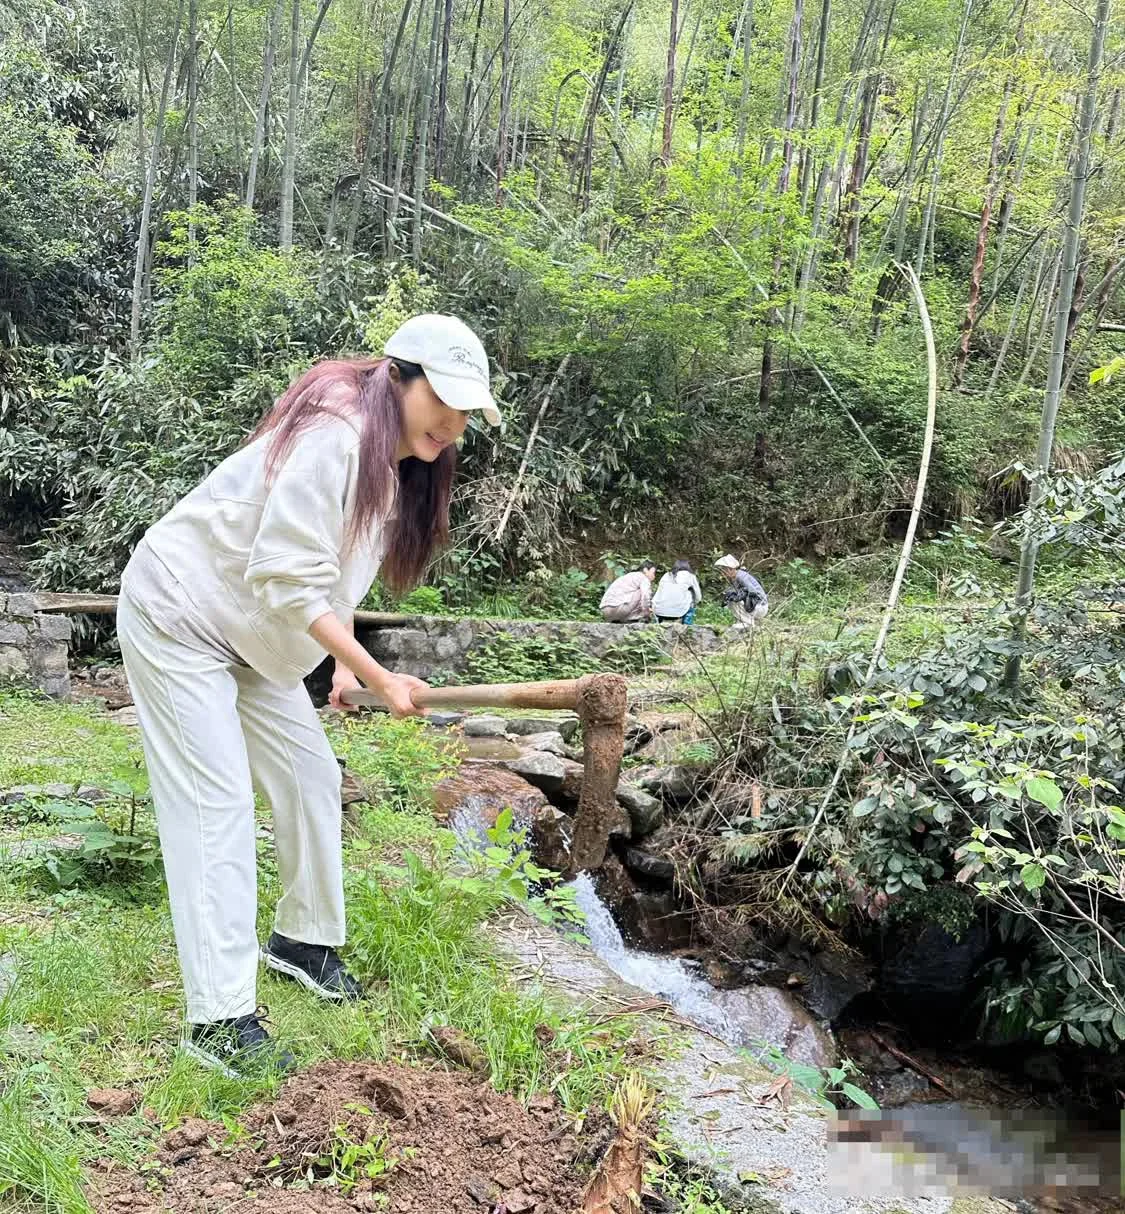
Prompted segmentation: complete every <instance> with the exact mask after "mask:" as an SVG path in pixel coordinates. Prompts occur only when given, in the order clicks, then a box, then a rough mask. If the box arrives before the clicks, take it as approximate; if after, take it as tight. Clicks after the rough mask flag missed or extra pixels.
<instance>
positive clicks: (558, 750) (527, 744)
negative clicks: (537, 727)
mask: <svg viewBox="0 0 1125 1214" xmlns="http://www.w3.org/2000/svg"><path fill="white" fill-rule="evenodd" d="M523 746H524V748H525V749H526V750H541V751H545V752H546V753H547V754H551V755H559V756H560V757H561V756H563V755H565V754H566V752H567V746H566V742H565V741H563V736H562V734H561V733H559V732H558V731H557V730H554V729H549V730H546V731H545V732H543V733H530V734H527V736H526V737H524V738H523Z"/></svg>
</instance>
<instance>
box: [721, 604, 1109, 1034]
mask: <svg viewBox="0 0 1125 1214" xmlns="http://www.w3.org/2000/svg"><path fill="white" fill-rule="evenodd" d="M1013 645H1014V642H1013V641H1012V640H1011V638H1010V636H1008V635H1003V634H1001V635H997V633H996V632H994V631H993V630H992V629H991V628H989V627H988V624H987V622H986V623H985V624H984V625H982V626H981V627H980V628H979V629H978V630H970V631H963V632H959V633H955V634H950V635H948V636H946V637H945V638H944V640H943V642H942V644H941V645H940V646H939V647H938V648H935V649H930V650H927V651H925V652H923V653H921V654H919V655H918V656H916V657H914V658H912V659H910V660H909V661H903V662H900V663H898V664H896V665H893V666H885V667H884V668H883V669H882V670H881V671H880V672H879V673H878V674H877V676H876V678H875V680H874V682H873V684H872V685H871V686H869V687H868V688H867V689H866V690H864V691H862V692H861V693H860V694H858V695H857V694H856V693H855V692H854V691H853V690H851V689H854V688H855V687H856V686H857V685H859V684H860V683H861V682H862V675H863V671H864V669H865V665H866V659H865V658H861V657H860V656H859V655H855V656H841V657H837V658H836V659H835V660H833V661H831V662H829V663H828V664H827V666H826V669H825V671H824V673H823V677H822V680H821V688H822V691H823V693H824V695H825V696H826V697H827V698H825V699H822V700H821V699H817V698H816V697H815V695H814V696H813V697H812V698H810V695H809V690H808V687H807V685H805V684H803V683H795V684H793V685H791V686H790V687H788V688H787V689H786V690H785V691H783V692H781V691H779V693H778V694H777V695H775V697H774V699H773V701H772V703H771V704H770V706H769V707H768V708H767V709H765V710H764V711H758V712H755V713H752V716H753V718H754V723H753V725H752V726H749V727H748V729H747V733H746V735H745V736H744V739H743V751H744V753H745V752H746V751H747V748H749V750H750V752H751V753H752V754H753V755H754V760H753V761H754V763H755V766H756V767H757V769H758V778H759V779H760V780H761V781H762V783H763V784H765V785H768V786H769V787H770V788H772V789H775V790H780V789H803V790H810V791H800V792H792V793H782V792H774V793H772V794H771V795H770V796H769V797H767V799H766V813H765V814H763V816H762V817H761V819H754V818H752V817H749V816H747V817H742V818H738V819H736V820H735V822H734V827H735V829H734V831H733V832H731V833H730V835H729V836H728V838H727V839H726V840H725V841H724V844H723V846H724V848H725V850H726V852H727V855H728V856H729V857H730V858H732V859H734V860H736V861H739V860H741V862H750V861H751V860H752V859H756V858H757V857H758V856H759V855H760V854H762V852H761V849H760V848H759V847H758V846H757V845H756V844H755V840H757V839H760V841H761V843H762V844H764V845H766V846H767V848H768V846H769V845H770V844H771V843H772V845H774V846H776V843H777V840H778V838H785V837H786V835H787V833H788V832H790V831H793V832H797V834H798V835H800V834H801V833H803V832H804V831H805V830H806V829H807V827H808V824H809V822H810V820H811V819H812V817H813V815H814V813H815V812H816V810H817V809H818V807H819V804H820V800H821V794H820V792H819V791H811V790H818V789H823V788H824V787H826V786H827V785H828V782H829V779H830V777H831V775H832V772H833V769H834V768H835V766H836V763H837V760H838V758H839V756H840V754H841V747H842V744H843V740H844V735H845V731H846V728H847V725H848V723H849V722H850V721H851V719H852V717H853V715H854V716H855V720H856V729H855V731H854V733H853V735H852V737H851V740H850V744H849V747H848V750H847V753H846V758H845V760H844V767H843V775H842V778H841V780H840V781H839V784H838V786H837V789H836V792H835V795H834V796H833V798H832V800H831V802H830V805H829V810H828V814H827V816H826V817H825V820H824V822H823V823H822V825H821V826H820V828H819V830H818V832H817V834H816V835H815V836H814V837H813V838H812V840H811V841H810V849H809V857H810V859H811V860H812V861H813V862H814V865H815V868H814V869H813V870H812V871H809V872H807V873H806V874H805V876H804V884H805V889H806V891H807V893H808V894H809V895H812V896H814V897H815V898H816V899H817V900H819V902H820V905H821V907H822V909H823V910H824V912H825V913H826V914H827V915H829V916H830V917H831V918H833V919H834V920H835V921H836V922H838V923H846V922H849V920H850V919H851V916H852V915H853V914H854V912H855V909H856V908H857V907H859V908H862V909H863V911H864V912H865V916H866V917H867V918H868V919H870V918H879V917H881V916H882V915H883V914H884V913H887V911H888V908H891V907H894V908H895V910H894V913H895V914H896V915H901V916H904V917H921V918H926V919H929V920H931V921H933V922H937V923H940V924H941V925H942V926H943V927H946V928H947V930H950V931H951V933H953V934H959V933H960V932H963V931H964V930H965V929H966V928H967V927H968V926H969V924H970V922H971V921H972V919H973V918H974V917H975V913H974V910H973V909H972V908H971V906H970V905H967V903H968V902H969V899H970V898H971V896H972V895H974V894H975V896H976V908H977V913H979V908H980V906H981V905H982V902H983V901H987V902H988V903H989V904H991V905H993V906H995V907H996V908H998V909H999V911H1000V923H1001V930H1002V931H1003V932H1004V933H1005V934H1006V935H1007V937H1008V939H1009V940H1010V941H1019V944H1018V947H1014V951H1013V952H1012V958H1013V961H1012V964H1011V965H1010V966H1008V967H998V968H995V969H994V970H993V971H992V972H991V986H990V990H989V994H988V997H987V1007H988V1010H989V1012H990V1013H996V1014H999V1013H1001V1012H1004V1015H1005V1017H1006V1023H1007V1024H1008V1027H1009V1030H1012V1031H1014V1030H1015V1027H1016V1024H1015V1020H1014V1019H1013V1014H1014V1013H1016V1012H1019V1013H1021V1020H1022V1022H1021V1023H1020V1024H1019V1025H1018V1028H1019V1030H1020V1031H1022V1032H1034V1033H1037V1034H1039V1035H1041V1036H1043V1037H1044V1038H1050V1040H1052V1041H1053V1040H1057V1039H1058V1037H1059V1035H1060V1033H1062V1032H1066V1033H1068V1034H1069V1035H1070V1036H1071V1037H1072V1039H1075V1040H1082V1041H1085V1042H1091V1043H1093V1042H1095V1041H1096V1042H1098V1043H1100V1044H1101V1045H1103V1046H1104V1047H1105V1048H1119V1047H1120V1043H1123V1042H1125V1005H1123V1004H1122V1001H1121V996H1120V994H1119V993H1118V992H1120V991H1121V990H1122V989H1123V985H1122V984H1123V983H1125V952H1123V951H1122V950H1121V949H1117V948H1114V949H1106V948H1105V947H1104V939H1103V933H1104V932H1106V931H1108V932H1109V933H1110V934H1111V935H1112V936H1113V937H1114V938H1115V939H1120V938H1122V936H1125V898H1122V897H1121V895H1120V892H1119V886H1120V882H1121V879H1122V874H1125V846H1122V842H1123V841H1125V812H1123V811H1122V810H1121V809H1120V808H1119V807H1118V800H1119V798H1118V796H1117V791H1116V790H1117V789H1118V788H1119V787H1120V784H1121V780H1122V777H1123V775H1125V735H1123V733H1122V729H1121V725H1120V720H1119V714H1118V713H1107V714H1104V715H1102V714H1098V715H1094V714H1092V713H1090V712H1083V711H1081V710H1077V711H1076V709H1075V707H1074V705H1073V704H1063V703H1059V704H1055V705H1052V706H1051V707H1050V709H1049V710H1046V711H1044V710H1043V709H1041V708H1040V707H1039V706H1038V704H1037V700H1038V699H1039V698H1040V697H1041V696H1042V695H1043V694H1044V691H1045V686H1044V684H1042V683H1039V684H1037V685H1031V686H1029V687H1027V688H1026V689H1025V690H1024V691H1023V692H1009V691H1008V690H1006V689H1005V688H1004V687H1003V685H1002V683H1001V676H1002V674H1003V670H1004V661H1005V658H1006V656H1007V655H1008V654H1009V653H1011V652H1012V650H1013ZM1071 645H1073V641H1072V642H1071ZM1038 652H1040V653H1044V652H1045V650H1044V649H1043V648H1042V647H1040V648H1039V649H1038ZM1044 673H1045V672H1044ZM783 703H784V704H786V705H787V706H786V707H785V708H784V709H782V708H781V707H780V705H781V704H783ZM751 738H752V739H753V740H752V741H751V740H750V739H751ZM778 832H781V833H780V835H779V834H778ZM959 888H960V889H962V890H963V891H964V892H963V893H962V894H958V893H957V892H955V891H957V890H958V889H959ZM1017 992H1018V997H1017ZM1005 1009H1006V1010H1005Z"/></svg>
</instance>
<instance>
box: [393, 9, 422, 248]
mask: <svg viewBox="0 0 1125 1214" xmlns="http://www.w3.org/2000/svg"><path fill="white" fill-rule="evenodd" d="M425 12H426V6H425V5H424V4H419V5H418V16H417V18H416V19H415V22H414V38H413V41H412V42H411V44H410V62H409V63H408V64H407V66H406V82H407V85H408V87H407V89H406V92H405V94H404V96H403V113H402V116H401V119H400V132H399V141H398V156H397V158H396V160H395V173H394V183H393V191H392V193H391V199H390V202H389V203H388V204H387V231H386V234H385V236H384V243H385V248H386V249H387V250H388V252H389V251H391V250H393V248H394V246H395V244H396V243H397V240H398V234H397V231H396V229H395V223H396V221H397V219H398V209H399V202H400V199H401V197H402V177H403V173H404V171H405V167H406V143H407V138H408V136H409V133H410V123H411V121H412V119H413V115H414V102H415V99H416V97H417V93H418V89H417V84H416V82H415V75H414V65H415V64H416V63H417V62H418V47H419V45H420V43H421V40H422V19H423V17H424V16H425ZM418 201H419V202H421V201H422V200H421V199H419V200H418Z"/></svg>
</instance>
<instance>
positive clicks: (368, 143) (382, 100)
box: [344, 0, 413, 253]
mask: <svg viewBox="0 0 1125 1214" xmlns="http://www.w3.org/2000/svg"><path fill="white" fill-rule="evenodd" d="M412 3H413V0H403V5H402V11H401V12H400V14H399V18H398V27H397V29H396V30H395V36H394V41H393V42H392V43H391V48H390V50H389V51H388V52H387V53H386V55H385V56H384V62H383V71H382V75H381V76H380V80H379V95H378V97H377V98H376V99H375V104H374V107H373V108H372V111H371V121H370V123H369V125H368V127H367V138H366V139H365V140H364V143H363V159H362V161H361V162H360V166H359V180H358V181H357V183H356V187H355V196H354V197H353V198H352V208H351V212H350V213H349V215H348V226H347V230H346V231H345V233H344V248H345V249H346V250H347V251H348V252H349V253H350V252H351V251H352V249H354V248H355V237H356V232H357V231H358V230H359V217H360V215H361V214H362V212H363V200H364V198H365V196H366V194H367V183H368V181H369V180H370V178H371V160H372V157H373V156H374V155H375V140H376V137H377V134H378V131H379V123H380V121H381V120H382V119H383V116H384V115H387V116H389V113H390V111H389V107H388V105H387V102H388V100H389V98H390V89H391V74H392V73H393V72H394V68H395V62H396V61H397V60H398V52H399V47H400V46H402V36H403V34H404V33H405V31H406V23H407V21H408V20H409V18H410V6H411V4H412ZM390 147H391V140H390V139H387V140H385V141H384V152H385V153H386V154H388V155H389V151H390ZM388 169H389V161H388V164H387V166H386V167H385V168H384V175H386V176H389V172H388Z"/></svg>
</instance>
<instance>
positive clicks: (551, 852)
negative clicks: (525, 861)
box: [531, 805, 574, 873]
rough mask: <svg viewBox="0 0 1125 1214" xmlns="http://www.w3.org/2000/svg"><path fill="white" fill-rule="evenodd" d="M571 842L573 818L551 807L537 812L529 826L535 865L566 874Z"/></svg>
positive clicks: (568, 865)
mask: <svg viewBox="0 0 1125 1214" xmlns="http://www.w3.org/2000/svg"><path fill="white" fill-rule="evenodd" d="M573 841H574V819H573V818H571V817H570V816H569V815H568V814H564V813H563V811H562V810H561V809H556V808H555V807H554V806H553V805H548V806H546V807H545V808H543V809H542V810H540V811H539V813H538V814H537V815H536V818H535V821H534V822H533V823H532V826H531V854H532V856H533V857H534V859H535V863H536V864H540V865H542V866H543V867H544V868H549V869H551V870H552V871H554V872H556V873H564V872H566V870H567V869H568V868H569V867H570V849H571V844H572V842H573Z"/></svg>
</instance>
